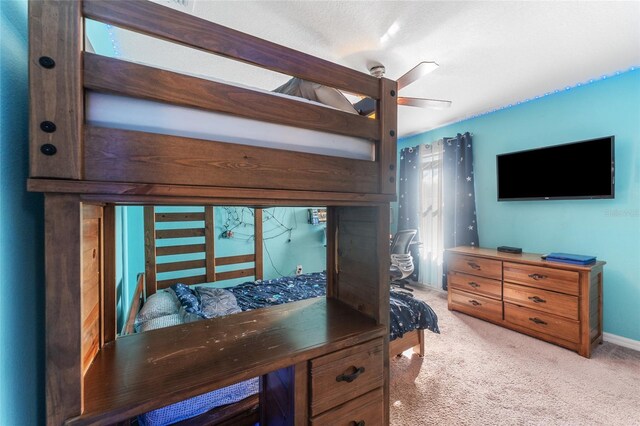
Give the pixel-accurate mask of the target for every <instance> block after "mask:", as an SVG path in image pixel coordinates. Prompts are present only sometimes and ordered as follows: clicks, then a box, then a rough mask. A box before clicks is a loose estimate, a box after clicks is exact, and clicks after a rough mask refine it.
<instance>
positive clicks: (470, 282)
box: [469, 281, 480, 288]
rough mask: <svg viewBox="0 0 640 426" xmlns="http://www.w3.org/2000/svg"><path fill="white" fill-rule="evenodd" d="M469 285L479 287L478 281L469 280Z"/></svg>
mask: <svg viewBox="0 0 640 426" xmlns="http://www.w3.org/2000/svg"><path fill="white" fill-rule="evenodd" d="M469 285H470V286H471V287H473V288H478V287H480V284H478V283H477V282H475V281H469Z"/></svg>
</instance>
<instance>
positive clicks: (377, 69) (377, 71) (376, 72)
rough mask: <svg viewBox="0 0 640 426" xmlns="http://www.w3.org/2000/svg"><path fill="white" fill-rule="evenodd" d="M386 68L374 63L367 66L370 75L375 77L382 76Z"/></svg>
mask: <svg viewBox="0 0 640 426" xmlns="http://www.w3.org/2000/svg"><path fill="white" fill-rule="evenodd" d="M386 71H387V70H386V68H385V67H384V65H376V66H374V67H371V68H369V72H370V73H371V75H372V76H374V77H376V78H382V77H384V73H385V72H386Z"/></svg>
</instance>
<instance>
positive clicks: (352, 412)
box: [311, 388, 385, 426]
mask: <svg viewBox="0 0 640 426" xmlns="http://www.w3.org/2000/svg"><path fill="white" fill-rule="evenodd" d="M384 403H385V401H384V398H383V393H382V388H378V389H376V390H374V391H372V392H369V393H367V394H365V395H362V396H360V397H358V398H356V399H354V400H352V401H349V402H347V403H346V404H343V405H341V406H339V407H337V408H334V409H333V410H330V411H327V412H326V413H324V414H321V415H319V416H317V417H313V418H311V425H312V426H326V425H332V426H356V425H366V426H382V425H383V424H384V423H383V419H384Z"/></svg>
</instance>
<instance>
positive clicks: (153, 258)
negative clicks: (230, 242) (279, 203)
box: [144, 206, 262, 297]
mask: <svg viewBox="0 0 640 426" xmlns="http://www.w3.org/2000/svg"><path fill="white" fill-rule="evenodd" d="M214 211H215V210H214V207H213V206H205V207H204V211H194V212H156V211H155V207H154V206H145V207H144V240H145V244H144V247H145V293H146V297H149V296H151V295H152V294H154V293H155V292H156V291H157V290H160V289H163V288H167V287H170V286H172V285H173V284H177V283H182V284H187V285H192V284H202V283H208V282H215V281H224V280H230V279H234V278H243V277H252V276H253V277H255V279H256V280H260V279H262V209H260V208H256V209H254V215H253V217H254V245H253V249H254V252H253V253H250V254H243V255H236V256H224V257H216V254H215V239H216V237H217V235H216V233H215V226H214V224H215V221H214V219H215V218H214ZM185 225H186V226H185ZM194 237H196V238H202V239H203V240H201V241H200V242H196V243H194V242H193V240H192V238H194ZM185 238H188V239H189V240H186V241H187V242H185V240H184V239H185ZM160 240H162V241H163V243H161V244H160V245H158V244H157V241H160ZM183 254H190V255H195V257H200V256H198V254H201V255H202V256H201V257H202V258H201V259H197V260H180V261H169V262H168V261H166V260H164V261H163V258H164V259H166V256H173V255H183ZM246 263H253V264H254V266H253V267H252V268H242V269H235V270H227V271H224V272H218V271H217V270H216V268H217V267H219V266H228V265H241V264H246ZM193 270H199V271H200V272H198V273H197V274H196V275H193ZM182 271H185V272H186V271H188V272H187V273H191V274H192V275H186V276H185V274H180V272H182ZM166 273H172V274H178V275H182V276H181V277H180V278H164V277H162V278H161V277H159V275H163V274H166Z"/></svg>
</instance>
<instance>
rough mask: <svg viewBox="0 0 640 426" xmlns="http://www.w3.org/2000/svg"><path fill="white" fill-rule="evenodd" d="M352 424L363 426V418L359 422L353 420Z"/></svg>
mask: <svg viewBox="0 0 640 426" xmlns="http://www.w3.org/2000/svg"><path fill="white" fill-rule="evenodd" d="M351 424H352V425H354V426H364V420H360V421H359V422H356V421H355V420H354V421H352V422H351Z"/></svg>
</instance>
